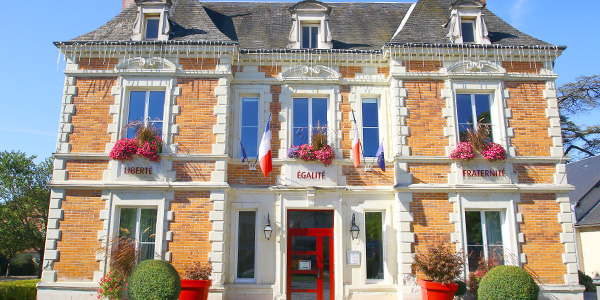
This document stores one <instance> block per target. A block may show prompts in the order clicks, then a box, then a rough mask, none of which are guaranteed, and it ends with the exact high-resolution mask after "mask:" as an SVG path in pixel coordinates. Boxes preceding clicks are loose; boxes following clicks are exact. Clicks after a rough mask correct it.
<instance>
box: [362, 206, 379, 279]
mask: <svg viewBox="0 0 600 300" xmlns="http://www.w3.org/2000/svg"><path fill="white" fill-rule="evenodd" d="M382 215H383V213H381V212H367V213H365V227H366V236H367V239H366V247H367V249H366V257H367V279H383V228H382V225H383V219H382Z"/></svg>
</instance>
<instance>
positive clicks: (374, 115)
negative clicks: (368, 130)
mask: <svg viewBox="0 0 600 300" xmlns="http://www.w3.org/2000/svg"><path fill="white" fill-rule="evenodd" d="M378 111H379V109H378V108H377V99H363V105H362V117H363V127H378V126H379V117H378Z"/></svg>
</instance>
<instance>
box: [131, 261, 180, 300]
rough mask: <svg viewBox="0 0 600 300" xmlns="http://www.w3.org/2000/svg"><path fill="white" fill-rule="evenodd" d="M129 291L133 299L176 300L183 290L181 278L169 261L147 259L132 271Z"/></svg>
mask: <svg viewBox="0 0 600 300" xmlns="http://www.w3.org/2000/svg"><path fill="white" fill-rule="evenodd" d="M127 291H128V293H129V297H131V299H133V300H138V299H140V300H141V299H144V300H145V299H148V300H176V299H177V297H179V292H181V280H180V279H179V274H178V273H177V270H175V268H174V267H173V266H172V265H171V264H170V263H169V262H166V261H163V260H145V261H142V262H140V263H139V264H138V265H137V267H135V269H134V270H133V273H131V277H129V284H128V287H127Z"/></svg>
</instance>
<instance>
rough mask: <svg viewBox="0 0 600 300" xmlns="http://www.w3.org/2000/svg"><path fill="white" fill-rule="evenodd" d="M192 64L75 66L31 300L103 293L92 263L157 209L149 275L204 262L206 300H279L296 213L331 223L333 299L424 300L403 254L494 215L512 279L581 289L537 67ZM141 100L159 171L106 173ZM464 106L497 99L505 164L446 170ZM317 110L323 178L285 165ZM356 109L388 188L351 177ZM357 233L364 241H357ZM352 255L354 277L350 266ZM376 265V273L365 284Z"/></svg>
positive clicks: (378, 177) (374, 169) (414, 62)
mask: <svg viewBox="0 0 600 300" xmlns="http://www.w3.org/2000/svg"><path fill="white" fill-rule="evenodd" d="M192 48H194V47H191V48H190V49H192ZM189 51H192V53H186V51H181V52H180V53H179V55H171V56H172V57H171V56H169V55H166V54H165V56H164V57H165V58H160V59H158V58H155V59H156V60H157V61H156V62H155V65H154V66H153V67H152V68H147V69H146V67H144V66H143V62H145V61H143V60H140V59H139V58H131V57H130V56H126V55H123V56H121V57H119V58H118V59H115V58H110V59H106V60H103V59H98V58H89V59H88V58H85V57H84V58H81V59H80V60H79V62H77V60H76V59H72V60H69V62H68V67H67V68H68V70H67V72H66V73H67V79H66V81H65V96H64V98H63V112H62V116H61V129H60V133H61V134H60V139H59V155H58V157H57V160H56V163H55V171H54V179H53V190H52V191H53V193H52V202H51V209H50V211H51V212H50V217H49V219H50V220H49V223H48V228H49V234H48V242H47V245H46V257H45V259H44V265H45V269H44V275H43V284H42V285H41V287H39V288H38V289H39V290H40V291H41V292H40V293H41V294H40V295H51V294H52V293H56V289H55V287H56V286H59V285H60V284H63V285H64V284H67V282H76V283H68V284H71V288H72V290H73V293H84V292H85V291H86V288H88V289H91V288H92V287H93V288H97V283H98V282H99V280H100V278H102V276H104V274H105V273H106V272H107V271H108V269H109V268H108V265H107V264H106V263H105V262H104V259H103V257H102V255H101V254H98V252H97V251H96V249H99V248H101V247H103V246H105V245H106V242H107V241H108V240H109V238H110V237H112V236H115V234H116V232H118V227H119V226H120V225H119V220H120V212H121V211H122V210H123V209H127V208H130V209H131V208H135V209H137V210H138V211H141V210H152V211H154V210H156V229H155V230H156V233H155V236H156V243H155V249H156V250H155V253H154V259H164V260H168V261H171V262H172V263H173V265H174V266H175V267H176V269H177V270H178V271H179V272H184V271H185V268H186V266H188V265H190V264H191V263H193V262H195V261H199V262H202V263H206V262H208V261H211V262H212V265H213V274H212V279H213V288H212V290H211V298H212V299H240V298H251V299H286V298H287V297H289V293H288V292H289V291H288V285H287V280H288V279H287V278H288V277H287V275H288V267H290V266H289V265H288V254H289V253H290V252H289V251H290V249H288V233H289V228H288V213H289V212H290V211H294V210H310V211H313V210H315V211H327V212H331V213H332V215H333V221H332V225H331V226H332V227H331V230H332V232H333V233H332V234H333V237H334V239H333V240H332V244H331V245H330V246H331V251H332V253H333V261H331V263H332V264H333V268H334V270H335V272H334V273H335V276H334V279H333V281H332V282H331V289H332V290H333V291H334V292H333V293H332V294H335V297H334V299H361V298H364V299H367V298H370V297H373V296H375V295H376V296H378V297H382V298H386V299H398V298H401V297H404V299H411V298H415V299H417V298H419V295H418V293H419V288H418V287H417V286H416V279H417V278H419V279H420V278H423V274H421V273H419V272H417V271H416V269H415V268H414V266H413V255H414V254H415V253H417V252H422V251H424V250H425V249H426V247H427V245H428V242H431V241H434V240H438V239H441V240H445V241H447V242H451V243H453V245H455V246H456V248H457V249H465V247H466V244H465V243H467V237H466V223H465V220H464V219H465V215H466V213H467V212H470V211H489V210H491V211H497V212H499V213H500V215H501V216H502V234H503V243H504V247H505V251H506V253H510V254H511V255H513V256H512V257H513V259H512V260H510V263H511V264H515V265H520V266H523V267H526V268H528V269H529V270H531V271H533V272H535V273H536V274H537V276H538V278H539V279H540V282H541V283H542V284H544V285H548V286H551V285H558V286H565V287H568V286H573V285H576V280H577V275H576V274H577V273H576V268H574V261H572V257H573V255H574V253H575V250H574V242H575V241H574V238H573V230H572V220H570V219H568V218H566V216H565V215H566V212H567V211H568V207H566V206H565V195H567V194H568V189H569V187H568V185H567V184H566V181H565V180H564V165H563V164H562V162H561V159H562V153H560V154H557V152H556V149H560V148H561V147H562V144H561V141H560V138H558V139H557V137H556V135H555V134H554V133H553V132H554V131H556V129H557V125H556V120H555V119H556V115H555V113H557V112H558V110H557V108H556V107H555V106H556V105H555V102H556V99H555V97H553V95H555V94H554V93H555V90H554V89H553V79H548V77H543V76H537V74H538V73H539V72H541V71H539V70H540V69H543V70H545V71H546V72H548V70H546V69H544V65H543V64H540V63H539V62H537V63H532V64H529V63H521V62H519V63H517V62H504V63H502V66H503V67H504V69H502V67H500V66H499V65H497V64H495V63H493V62H491V61H489V62H486V66H492V67H493V69H490V70H488V69H486V70H485V71H486V72H483V71H482V72H476V71H469V72H467V71H464V72H463V73H460V72H462V71H460V70H462V69H460V68H461V67H460V66H461V64H463V65H464V62H461V61H459V57H454V58H452V59H449V60H448V61H441V60H435V59H434V60H428V58H427V57H421V59H416V58H414V57H413V59H410V60H409V59H407V57H405V60H402V59H392V56H390V57H387V58H382V60H381V61H380V62H378V63H373V61H368V60H365V61H362V62H361V61H360V58H359V57H360V56H357V57H356V58H355V60H354V61H352V62H349V61H345V62H344V61H337V62H336V61H330V62H316V61H310V62H306V61H301V60H300V61H294V59H298V57H294V56H291V57H289V59H288V60H285V59H282V60H281V61H277V59H276V57H277V56H275V57H271V58H269V59H265V60H259V58H258V57H253V56H252V55H250V54H248V55H247V57H246V56H245V54H240V55H241V58H238V60H237V61H236V60H234V59H232V57H235V56H236V55H237V54H235V52H234V49H229V50H227V51H231V52H230V53H229V54H225V52H224V53H223V54H222V56H221V57H218V56H217V55H216V53H212V54H209V53H206V57H205V55H204V53H202V51H206V48H195V50H194V49H192V50H189ZM194 51H196V52H195V53H193V52H194ZM400 53H401V52H397V55H398V56H400ZM228 55H230V56H228ZM265 55H267V54H265ZM307 55H308V56H310V54H307ZM398 56H396V57H398ZM199 57H202V58H199ZM279 57H281V56H279ZM343 58H344V56H340V59H343ZM267 62H268V63H267ZM274 62H276V63H275V65H273V63H274ZM310 63H316V64H321V63H322V64H323V65H320V68H321V69H315V68H312V65H310ZM309 66H311V68H309ZM456 66H458V67H456ZM457 68H458V69H460V70H459V71H456V70H457ZM73 70H75V71H73ZM306 70H308V71H306ZM88 71H89V72H91V73H94V72H98V74H95V73H94V74H95V76H97V77H88V76H87V73H86V72H88ZM317 71H318V72H317ZM102 72H104V73H102ZM453 72H455V73H453ZM456 72H458V73H456ZM465 72H466V73H465ZM494 72H495V73H494ZM502 72H505V73H502ZM507 73H510V74H511V75H510V76H508V77H506V78H504V77H502V76H504V75H502V74H507ZM457 74H458V75H457ZM490 74H492V75H493V76H492V75H490ZM490 76H491V77H490ZM515 76H517V77H518V76H521V77H523V78H525V79H522V80H518V81H515V80H514V77H515ZM499 78H501V79H499ZM133 89H136V90H137V89H144V90H165V93H166V99H165V107H164V118H163V127H162V128H163V131H162V138H163V141H164V145H163V148H162V154H161V161H160V162H148V161H146V160H144V159H140V158H136V159H134V160H132V161H127V162H119V161H116V160H110V158H109V156H108V153H109V152H110V149H111V148H112V145H114V143H116V142H117V140H118V139H121V138H123V132H124V131H123V126H124V125H125V121H124V120H126V119H127V117H126V114H127V107H128V97H129V96H128V93H129V91H131V90H133ZM457 92H460V93H488V94H490V95H491V99H492V104H491V106H492V113H493V114H494V115H493V121H494V125H495V126H496V127H497V128H495V131H494V135H497V136H495V137H494V138H495V141H496V140H497V141H498V142H499V143H500V144H501V146H503V147H504V148H505V149H506V150H507V152H508V159H507V160H505V161H500V162H494V163H489V162H487V161H485V160H484V159H482V158H476V159H475V160H474V161H470V162H468V163H467V162H462V161H458V160H452V159H449V158H448V155H449V154H450V152H451V151H452V150H453V149H454V147H455V146H456V144H457V143H458V138H457V136H458V133H457V117H456V114H457V112H456V105H455V98H456V96H455V95H456V93H457ZM244 97H250V98H253V99H254V98H256V99H258V112H257V113H258V129H257V136H256V139H257V145H258V142H260V138H261V137H262V133H263V131H264V129H265V126H266V124H267V120H268V118H269V116H270V123H269V125H270V129H271V133H272V138H271V145H270V146H271V154H272V157H273V170H272V171H271V172H270V173H269V174H268V175H267V176H266V177H265V176H264V175H263V174H262V172H261V168H260V166H259V164H258V163H256V164H255V161H257V159H256V156H254V155H253V156H250V157H249V159H248V161H244V162H242V161H241V160H242V159H241V158H242V154H241V149H240V147H239V145H240V140H241V139H242V135H241V133H240V132H241V127H242V124H241V123H242V120H241V119H242V118H243V117H245V116H246V115H244V114H243V112H241V109H242V107H241V101H242V99H243V98H244ZM310 97H316V98H325V99H327V112H326V115H327V121H328V126H327V127H328V132H327V139H328V144H329V145H331V146H332V148H333V149H334V151H335V154H336V159H334V160H333V163H332V164H331V165H330V166H324V165H323V164H321V163H318V162H303V161H302V160H300V159H294V158H288V157H287V150H288V147H290V146H292V139H293V135H294V130H293V126H294V125H293V124H294V120H293V118H294V115H293V103H294V101H295V100H294V99H296V98H310ZM363 99H369V101H373V100H372V99H375V101H376V103H377V105H378V112H377V119H378V122H379V125H378V128H377V130H378V131H377V133H378V139H379V141H378V142H379V143H381V145H382V146H381V147H382V149H383V152H384V155H385V162H384V164H385V171H383V170H381V169H380V168H379V166H378V163H377V160H376V158H374V157H362V155H361V160H360V166H359V167H358V168H355V167H354V166H353V158H354V154H353V152H352V141H353V138H354V134H355V128H356V127H357V126H358V129H359V130H358V132H359V137H360V138H361V141H362V142H364V141H365V140H366V139H367V138H370V137H369V136H365V135H363V133H362V131H363V127H362V124H363V101H364V100H363ZM355 119H356V123H355V122H354V120H355ZM558 129H560V125H558ZM363 146H364V144H363ZM369 146H371V145H369ZM131 167H134V168H135V167H143V168H142V169H141V170H143V171H141V172H134V173H133V174H131V173H127V172H129V171H127V172H126V170H137V169H131ZM150 168H152V170H153V171H152V173H151V174H150V173H149V171H148V170H150ZM474 174H475V175H474ZM490 174H494V175H490ZM488 175H489V176H488ZM566 199H568V198H566ZM567 202H568V200H567ZM240 213H241V215H244V216H246V217H247V216H249V215H253V216H254V217H255V219H254V221H255V223H254V224H255V228H253V229H252V228H244V227H240V218H241V217H240ZM372 213H374V214H372ZM374 215H376V216H381V222H382V224H381V227H380V228H381V232H380V233H377V236H379V239H380V241H381V242H382V246H381V248H382V249H381V254H377V255H375V254H374V252H373V251H374V250H372V249H373V245H374V244H375V243H376V242H377V241H373V240H372V239H373V238H372V236H373V235H372V234H370V235H369V237H368V236H367V234H366V232H367V228H366V226H373V224H372V222H371V223H370V224H367V216H374ZM353 219H354V220H355V223H356V224H357V226H358V227H359V228H360V233H359V237H358V238H357V239H353V238H351V236H350V234H349V230H350V225H351V220H353ZM246 221H247V220H246ZM267 221H269V222H270V225H271V226H272V228H273V232H272V236H271V237H270V238H269V239H267V238H266V237H265V236H264V228H265V226H266V223H267ZM376 228H379V227H376ZM370 230H373V229H372V227H370ZM378 230H379V229H378ZM241 231H243V232H254V240H253V242H254V244H253V245H254V248H253V249H254V269H252V270H251V271H247V272H246V273H238V264H240V263H241V262H240V257H239V255H244V257H249V255H250V254H249V253H251V251H250V252H248V251H247V250H248V246H247V244H244V245H246V246H243V247H242V248H240V243H242V242H240V238H241V237H240V235H239V233H240V232H241ZM250 234H251V233H250ZM368 239H369V240H368ZM244 247H245V248H244ZM240 249H241V250H243V251H241V250H240ZM356 254H358V256H355V257H356V258H357V259H358V261H354V262H353V263H352V264H350V263H349V260H348V259H349V258H348V257H347V255H356ZM367 255H368V256H367ZM379 255H381V256H382V257H381V259H383V261H384V263H383V264H382V267H379V266H377V267H373V265H372V262H373V261H376V259H377V258H379V257H378V256H379ZM242 263H244V264H245V263H246V262H242ZM367 264H369V267H367ZM373 268H375V270H378V273H377V276H376V277H377V278H372V276H373V274H374V273H373V270H374V269H373ZM242 269H243V268H242ZM240 272H241V271H240ZM249 274H250V275H249ZM68 284H67V285H68ZM44 291H46V292H44ZM88 292H89V291H88ZM44 293H47V294H44ZM573 299H575V298H573Z"/></svg>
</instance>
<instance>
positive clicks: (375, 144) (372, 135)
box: [363, 128, 379, 157]
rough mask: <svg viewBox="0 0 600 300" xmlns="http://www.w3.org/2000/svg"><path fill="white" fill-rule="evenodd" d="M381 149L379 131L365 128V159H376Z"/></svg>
mask: <svg viewBox="0 0 600 300" xmlns="http://www.w3.org/2000/svg"><path fill="white" fill-rule="evenodd" d="M377 149H379V129H377V128H363V151H364V152H365V153H364V156H365V157H375V155H376V154H377Z"/></svg>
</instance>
